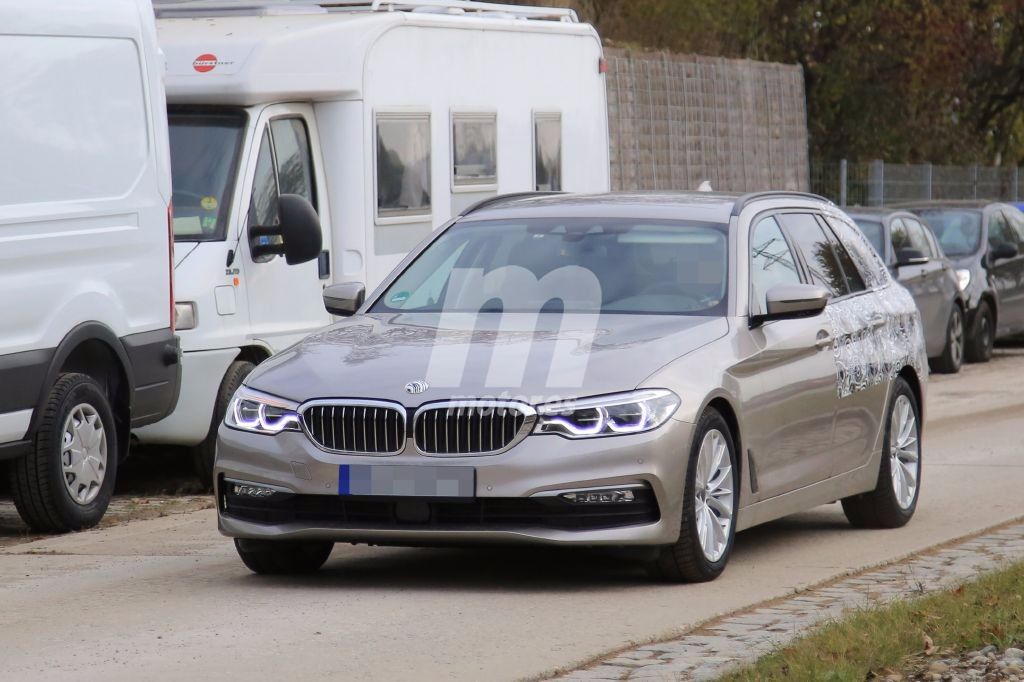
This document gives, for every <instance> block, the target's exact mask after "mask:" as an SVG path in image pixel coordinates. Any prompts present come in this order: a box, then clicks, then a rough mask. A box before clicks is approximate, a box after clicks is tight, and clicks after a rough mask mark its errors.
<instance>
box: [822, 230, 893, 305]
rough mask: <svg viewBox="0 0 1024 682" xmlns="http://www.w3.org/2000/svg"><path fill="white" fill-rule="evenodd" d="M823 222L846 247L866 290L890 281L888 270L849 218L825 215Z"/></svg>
mask: <svg viewBox="0 0 1024 682" xmlns="http://www.w3.org/2000/svg"><path fill="white" fill-rule="evenodd" d="M825 221H826V222H827V223H828V224H829V226H831V227H832V231H833V232H834V233H835V235H836V237H838V238H839V241H840V242H842V244H843V245H844V246H845V247H846V250H847V251H848V252H849V254H850V258H851V259H853V263H854V265H855V266H856V267H857V272H859V273H860V276H861V278H862V279H863V280H864V285H865V286H866V287H867V288H868V289H877V288H879V287H884V286H885V285H887V284H888V283H889V281H890V277H889V268H887V267H886V265H885V261H883V260H882V257H881V256H879V255H878V252H877V251H875V249H874V247H873V246H871V244H870V243H869V242H868V239H867V237H865V236H864V233H863V232H861V231H860V230H858V229H857V227H856V226H855V225H854V224H853V222H852V221H851V220H850V219H849V218H845V219H844V218H841V217H839V216H836V215H828V214H826V215H825Z"/></svg>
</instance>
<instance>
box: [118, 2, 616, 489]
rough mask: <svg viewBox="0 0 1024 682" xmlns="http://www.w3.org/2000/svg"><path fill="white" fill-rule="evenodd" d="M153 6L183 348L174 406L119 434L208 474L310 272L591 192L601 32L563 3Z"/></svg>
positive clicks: (603, 130)
mask: <svg viewBox="0 0 1024 682" xmlns="http://www.w3.org/2000/svg"><path fill="white" fill-rule="evenodd" d="M156 6H157V16H158V21H157V24H158V32H159V37H160V44H161V47H162V48H163V50H164V52H165V53H166V56H167V62H168V71H167V93H168V101H169V118H170V139H171V157H172V164H173V176H174V183H173V184H174V207H175V219H174V237H175V282H176V295H177V298H176V300H177V310H178V327H177V328H178V332H179V334H180V337H181V344H182V349H183V351H184V356H183V367H182V389H181V400H180V401H179V403H178V408H177V410H176V411H175V412H174V414H173V415H172V416H171V417H169V418H168V419H165V420H164V421H162V422H160V423H158V424H154V425H152V426H149V427H146V428H145V429H142V430H141V431H139V432H138V435H139V438H140V439H141V440H142V441H143V442H144V443H171V444H180V445H188V446H196V447H195V448H194V449H193V452H194V453H195V455H196V462H197V471H198V472H199V473H200V475H201V476H203V477H204V478H205V479H206V480H207V482H209V478H210V473H211V469H212V461H213V450H214V439H215V436H216V426H217V424H219V422H220V421H221V420H222V418H223V413H224V409H225V406H226V404H227V401H228V399H229V397H230V396H231V395H232V393H233V392H234V390H235V389H236V388H237V387H238V385H239V384H240V383H241V381H242V379H243V378H244V377H245V375H246V374H247V373H248V372H249V371H250V370H251V369H252V368H253V367H254V365H255V364H256V363H259V362H260V361H262V360H264V359H265V358H267V357H269V356H270V355H271V354H273V353H276V352H278V351H280V350H282V349H283V348H285V347H287V346H289V345H291V344H292V343H294V342H295V341H297V340H299V339H300V338H302V337H303V336H305V335H306V334H308V333H309V332H311V331H312V330H314V329H317V328H319V327H321V326H323V325H325V324H328V323H330V321H331V317H330V316H329V315H328V314H327V312H326V311H325V310H324V306H323V299H322V292H323V288H324V287H325V286H327V285H329V284H333V283H342V282H362V283H365V284H366V285H367V287H368V288H372V287H373V286H375V285H376V284H378V283H379V282H380V281H381V280H382V279H383V278H384V277H385V276H386V275H387V274H388V272H389V271H390V270H391V269H392V268H393V267H394V266H395V265H396V264H398V263H399V262H400V261H401V260H402V258H403V256H405V254H406V253H407V252H409V251H410V250H411V249H412V248H413V247H414V246H416V244H418V243H419V242H420V241H421V240H423V239H424V238H426V237H427V236H428V235H429V234H430V233H431V231H432V230H434V229H436V228H437V227H439V226H440V225H442V224H443V223H444V222H446V221H447V220H448V219H449V218H450V217H451V216H453V215H454V214H457V213H458V212H460V211H462V210H464V209H466V208H467V207H468V206H470V205H472V204H473V203H475V202H478V201H481V200H484V199H487V198H488V197H493V196H495V195H497V194H498V193H507V192H518V191H535V190H540V191H557V190H569V191H578V192H602V191H606V190H607V189H608V185H609V178H608V175H609V166H608V126H607V112H606V103H605V83H604V76H603V71H604V61H603V55H602V49H601V42H600V39H599V38H598V36H597V33H596V32H595V31H594V29H593V28H592V27H591V26H589V25H586V24H581V23H579V22H578V21H577V20H576V16H575V14H574V13H573V12H572V11H570V10H565V9H551V8H536V7H518V6H511V5H494V4H490V3H481V2H467V1H462V0H445V1H442V0H415V1H407V2H402V3H399V4H392V3H381V2H374V3H368V2H363V3H360V2H345V1H341V2H339V1H334V2H330V3H323V4H322V5H321V4H317V3H312V2H301V1H298V2H278V3H265V4H263V5H260V4H259V3H255V4H254V3H253V2H248V1H247V2H235V3H232V2H220V3H218V2H210V1H209V0H207V1H205V2H184V3H182V2H160V1H159V0H158V1H157V4H156ZM279 198H280V199H279ZM279 203H280V204H281V209H282V210H281V215H280V216H279V215H278V213H279V211H278V209H277V206H278V204H279ZM309 207H312V208H313V209H315V214H314V212H313V211H312V210H306V209H308V208H309ZM285 212H287V214H288V218H286V217H285V215H284V213H285ZM310 218H312V220H310ZM317 218H318V220H317ZM321 228H322V229H321ZM282 232H287V234H284V235H283V243H282ZM302 251H305V253H300V252H302ZM282 254H283V255H284V256H285V257H280V256H281V255H282Z"/></svg>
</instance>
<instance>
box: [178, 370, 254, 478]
mask: <svg viewBox="0 0 1024 682" xmlns="http://www.w3.org/2000/svg"><path fill="white" fill-rule="evenodd" d="M254 369H256V365H254V364H253V363H251V362H248V361H247V360H236V361H235V362H232V363H231V365H230V366H229V367H228V371H227V372H225V373H224V378H223V379H222V380H221V382H220V388H219V389H218V390H217V401H216V402H215V403H214V404H213V417H212V419H211V420H210V430H209V432H208V433H207V434H206V438H204V439H203V442H202V443H200V444H199V445H196V446H195V447H193V448H192V467H193V469H194V470H195V473H196V476H198V477H199V482H200V483H202V484H203V487H204V488H206V489H207V490H212V489H213V460H214V457H215V456H216V454H217V429H219V428H220V423H221V422H222V421H224V414H225V413H226V412H227V411H228V403H229V402H231V396H233V395H234V394H235V391H237V390H238V387H239V386H241V385H242V382H243V381H245V378H246V377H247V376H249V372H251V371H253V370H254Z"/></svg>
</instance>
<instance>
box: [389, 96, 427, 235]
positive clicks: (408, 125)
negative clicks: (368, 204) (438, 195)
mask: <svg viewBox="0 0 1024 682" xmlns="http://www.w3.org/2000/svg"><path fill="white" fill-rule="evenodd" d="M376 137H377V218H378V219H387V218H399V219H408V218H420V217H422V218H427V217H429V216H430V212H431V194H430V114H427V113H423V114H418V113H411V114H406V113H401V114H393V113H378V114H377V115H376Z"/></svg>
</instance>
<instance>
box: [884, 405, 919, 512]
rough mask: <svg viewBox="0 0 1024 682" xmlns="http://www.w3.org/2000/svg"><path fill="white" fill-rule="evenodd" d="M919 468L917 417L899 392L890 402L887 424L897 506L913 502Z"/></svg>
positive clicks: (903, 507)
mask: <svg viewBox="0 0 1024 682" xmlns="http://www.w3.org/2000/svg"><path fill="white" fill-rule="evenodd" d="M920 471H921V457H920V451H919V442H918V434H917V417H916V416H915V415H914V409H913V407H911V405H910V399H909V398H908V397H907V396H905V395H900V396H897V397H896V401H895V402H894V403H893V406H892V416H891V422H890V425H889V472H890V474H891V475H892V488H893V492H895V493H896V503H897V504H898V505H899V506H900V509H909V508H910V507H911V505H912V504H913V503H914V497H915V496H916V494H917V480H918V477H919V475H920Z"/></svg>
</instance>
